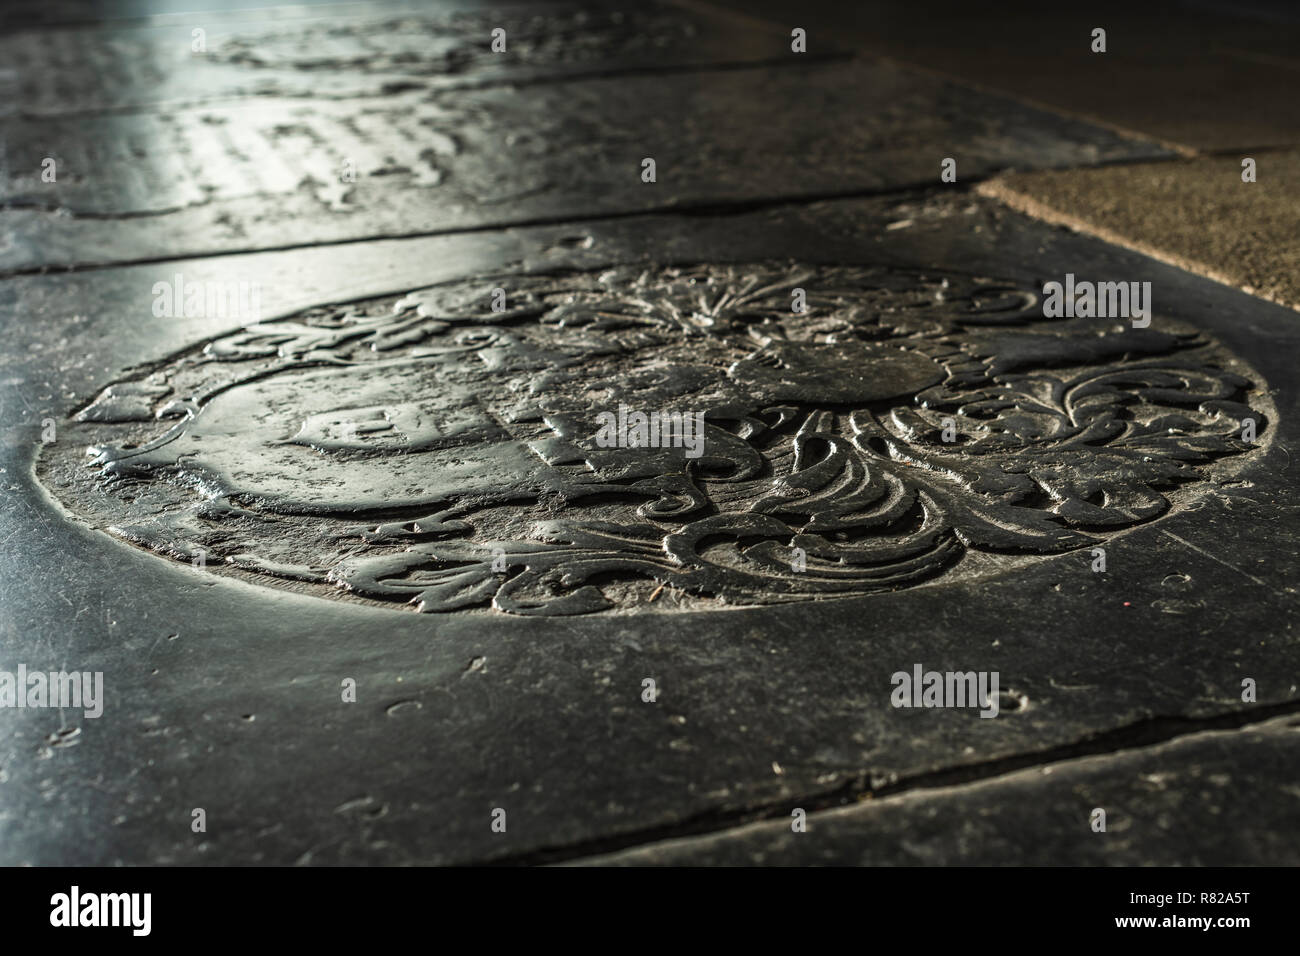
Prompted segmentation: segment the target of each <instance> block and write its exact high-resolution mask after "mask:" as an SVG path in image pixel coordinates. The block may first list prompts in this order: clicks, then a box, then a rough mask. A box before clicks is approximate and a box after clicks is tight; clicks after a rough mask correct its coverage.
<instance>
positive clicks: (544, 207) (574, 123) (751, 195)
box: [0, 54, 1165, 271]
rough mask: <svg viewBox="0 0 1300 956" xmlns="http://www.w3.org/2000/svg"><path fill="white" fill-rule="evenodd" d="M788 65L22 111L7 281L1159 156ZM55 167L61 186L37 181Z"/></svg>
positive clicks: (1106, 136) (1087, 132)
mask: <svg viewBox="0 0 1300 956" xmlns="http://www.w3.org/2000/svg"><path fill="white" fill-rule="evenodd" d="M791 57H792V61H791V62H790V63H789V64H788V65H780V66H762V67H759V66H751V67H748V68H744V69H728V70H722V71H716V70H714V71H702V72H694V73H680V72H671V73H666V74H663V75H646V74H640V73H636V72H633V73H632V74H630V75H624V76H611V77H599V78H587V79H582V80H575V81H573V82H564V83H541V84H527V85H521V86H517V87H516V86H499V85H498V86H487V87H483V88H476V89H465V90H457V91H445V90H443V91H440V90H437V89H427V88H425V87H423V86H419V85H416V86H414V87H411V88H408V87H406V86H402V87H400V88H399V89H396V90H394V91H393V92H390V93H388V94H385V95H382V96H376V95H365V96H350V97H339V98H334V97H324V96H312V97H295V96H285V95H277V96H264V97H252V98H248V99H245V100H241V101H239V102H236V103H228V102H218V103H211V104H206V105H197V106H189V107H170V106H169V107H165V108H159V109H146V110H132V111H127V112H123V113H102V114H95V115H91V116H81V115H75V116H58V115H55V116H33V117H26V116H14V117H10V118H9V119H6V120H0V137H3V139H4V140H5V141H6V143H7V170H8V173H7V179H6V178H5V177H3V176H0V203H3V204H4V205H6V206H8V207H10V208H7V209H5V210H3V212H0V271H13V270H30V269H35V268H39V267H44V266H54V265H73V264H78V265H84V264H91V263H113V262H130V261H147V260H154V259H160V258H170V257H176V256H184V255H203V254H212V253H224V252H236V251H245V250H256V249H275V248H283V247H285V246H286V245H302V244H306V243H312V242H340V241H346V240H353V239H363V238H371V237H395V236H410V235H419V234H429V233H436V232H444V231H449V230H457V229H466V228H479V227H484V226H504V225H510V224H517V223H528V222H543V221H562V220H565V219H572V218H575V217H577V218H589V217H592V216H601V215H609V214H626V213H629V212H644V211H651V210H665V209H674V208H694V209H706V210H707V209H717V208H719V207H720V206H721V207H724V208H725V207H728V206H737V205H741V206H743V204H745V203H754V202H767V201H772V200H780V199H809V198H817V197H823V196H828V195H841V196H842V195H847V194H854V193H862V192H871V191H876V190H883V189H889V188H899V187H908V186H918V185H925V186H930V185H933V184H934V183H936V182H937V181H938V177H939V173H940V165H941V163H942V161H943V160H944V159H945V158H947V157H951V158H954V159H955V160H956V162H957V167H956V168H957V175H958V181H959V182H962V183H964V182H966V181H967V180H969V179H973V178H976V177H979V176H982V175H987V174H989V173H990V172H994V171H997V170H1000V169H1004V168H1007V167H1011V166H1014V167H1019V168H1043V167H1057V166H1074V165H1078V164H1081V163H1092V162H1100V161H1106V160H1115V159H1133V158H1140V157H1156V156H1161V155H1165V153H1164V151H1163V150H1161V149H1159V148H1156V147H1153V146H1150V145H1147V144H1144V143H1141V142H1137V141H1134V140H1128V139H1124V138H1123V137H1121V136H1119V135H1118V134H1115V133H1113V132H1110V131H1108V130H1103V129H1100V128H1094V127H1089V126H1086V125H1083V124H1078V123H1073V122H1069V121H1066V120H1063V119H1061V118H1059V117H1056V116H1053V115H1051V114H1049V113H1044V112H1041V111H1038V110H1034V109H1032V108H1030V107H1026V106H1023V105H1020V104H1016V103H1013V102H1010V101H1007V100H1002V99H999V98H997V97H993V96H989V95H986V94H980V93H975V92H972V91H969V90H966V89H964V88H960V87H955V86H953V85H951V84H948V83H945V82H943V81H941V80H938V79H935V78H933V77H930V76H927V75H923V74H912V73H909V72H907V71H905V70H903V69H901V68H899V67H896V66H893V65H890V64H887V63H881V62H865V61H852V62H839V61H824V62H819V61H817V60H815V59H810V60H807V61H805V60H799V59H797V58H796V57H795V55H794V54H791ZM958 143H959V144H961V149H955V147H954V144H958ZM954 152H955V153H957V155H956V156H953V153H954ZM45 158H54V159H56V161H57V169H58V170H59V171H60V172H59V173H58V179H57V181H55V182H44V181H42V179H41V173H42V170H43V168H44V167H43V162H44V159H45ZM646 159H653V160H654V162H655V169H654V181H653V182H648V181H645V180H644V179H643V175H644V174H645V173H646V167H645V166H644V161H645V160H646ZM287 222H292V223H293V230H292V235H291V236H287V234H286V231H285V223H287Z"/></svg>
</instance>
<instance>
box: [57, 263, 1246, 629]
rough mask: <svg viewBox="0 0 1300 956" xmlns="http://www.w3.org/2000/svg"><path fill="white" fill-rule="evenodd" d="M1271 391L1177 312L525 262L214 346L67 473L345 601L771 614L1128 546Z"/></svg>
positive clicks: (1221, 466) (124, 526)
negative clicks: (793, 605) (773, 607)
mask: <svg viewBox="0 0 1300 956" xmlns="http://www.w3.org/2000/svg"><path fill="white" fill-rule="evenodd" d="M495 290H500V291H499V292H497V291H495ZM797 290H802V291H801V292H800V291H797ZM801 300H802V301H803V303H805V308H804V311H802V312H796V311H793V306H795V305H797V304H799V303H800V301H801ZM494 306H495V307H496V309H495V310H494ZM1262 387H1263V383H1262V382H1261V380H1260V379H1259V377H1258V375H1257V373H1254V372H1253V371H1252V370H1250V369H1249V368H1248V367H1246V366H1245V365H1244V364H1243V363H1241V362H1240V361H1239V360H1237V359H1236V358H1234V357H1233V356H1231V355H1230V354H1228V353H1227V352H1226V351H1225V350H1224V349H1223V348H1222V347H1221V346H1219V345H1218V344H1217V343H1216V342H1214V341H1212V340H1211V339H1210V338H1209V337H1208V336H1206V335H1205V334H1202V333H1200V332H1197V331H1195V330H1193V329H1190V328H1185V327H1181V326H1178V325H1177V324H1175V323H1174V322H1173V321H1172V320H1168V319H1165V318H1164V317H1162V316H1159V315H1157V317H1156V320H1155V321H1154V322H1152V324H1151V326H1150V327H1149V328H1145V329H1137V328H1132V327H1131V326H1129V325H1128V323H1125V322H1122V321H1118V320H1104V319H1045V318H1044V317H1043V316H1042V309H1041V305H1040V303H1039V299H1038V296H1037V295H1036V293H1035V292H1033V291H1030V290H1027V289H1023V288H1019V287H1017V286H1016V285H1014V284H1012V283H1009V282H1002V281H995V280H990V279H980V278H974V277H968V276H961V275H956V274H950V273H939V272H925V273H922V272H912V271H905V270H898V269H885V268H866V267H832V266H811V265H799V264H789V263H759V264H746V265H715V264H706V265H692V266H678V267H625V268H613V269H608V270H603V271H593V272H568V273H557V274H548V275H498V276H491V277H487V278H478V279H475V280H473V281H459V282H451V283H445V284H442V285H438V286H434V287H431V288H427V289H422V290H419V291H416V292H412V293H410V294H407V295H402V296H396V297H394V296H390V297H387V298H385V299H380V300H372V301H367V302H361V303H356V304H353V305H351V306H348V307H338V308H322V309H313V310H310V311H309V312H307V313H305V314H302V315H299V316H296V317H293V318H291V319H286V320H282V321H275V322H268V323H264V324H259V325H255V326H251V327H248V328H246V329H244V330H242V331H239V332H237V333H235V334H233V335H228V336H225V337H222V338H219V339H216V340H214V341H210V342H207V343H203V344H200V345H198V346H196V347H195V348H194V349H192V350H191V351H189V352H186V353H185V354H182V355H180V356H178V357H176V358H175V359H173V360H172V361H170V362H167V363H166V364H164V365H162V366H161V367H157V368H154V369H152V370H149V371H147V372H142V373H141V374H138V375H136V376H134V377H132V378H131V379H130V380H128V381H122V382H118V383H115V384H113V385H111V386H109V387H108V388H107V389H105V390H104V391H103V392H102V393H101V394H100V395H99V396H98V397H97V398H96V399H95V401H94V402H93V403H92V404H90V405H89V406H88V407H86V408H84V409H83V410H82V411H81V412H80V414H79V415H78V416H77V418H76V420H75V422H73V423H70V424H69V426H68V428H69V429H71V430H72V432H73V433H74V434H73V438H74V440H73V441H63V440H60V441H59V442H58V443H57V444H56V445H52V446H50V447H49V448H47V449H46V451H45V453H44V455H43V456H42V459H41V462H40V474H41V476H42V477H43V479H44V480H45V481H46V482H47V483H48V484H50V485H51V486H52V487H54V488H55V493H56V495H58V496H59V497H60V498H61V499H62V500H63V501H64V502H65V503H66V505H67V506H68V507H69V508H70V509H71V510H73V511H74V512H77V513H79V514H82V515H85V516H86V517H88V518H89V519H90V520H91V521H93V522H94V523H96V524H97V525H98V526H101V527H105V528H107V529H108V530H110V531H111V532H112V533H113V534H115V535H118V536H120V537H122V538H125V539H127V540H129V541H132V542H135V543H137V544H139V545H142V546H145V547H148V548H151V549H153V550H155V551H157V552H159V553H161V554H165V555H170V556H172V557H175V558H178V559H181V560H185V561H192V562H199V561H202V562H204V563H205V565H206V567H208V568H209V569H228V570H232V571H235V572H236V573H244V574H248V575H252V576H255V577H257V578H258V579H259V580H263V581H266V582H268V583H269V582H273V581H275V580H276V579H282V580H283V579H289V580H293V581H296V582H305V584H303V583H299V584H296V585H294V586H295V587H298V588H302V587H304V586H305V587H308V588H310V589H313V590H315V591H316V592H317V593H320V594H322V595H325V594H334V595H339V596H342V595H354V596H360V597H363V598H367V599H375V600H380V601H397V602H406V603H409V604H411V605H413V606H415V607H417V608H418V609H420V610H423V611H454V610H472V609H495V610H497V611H505V612H511V613H529V614H579V613H588V612H594V611H600V610H614V611H617V610H619V609H651V610H656V609H659V608H683V607H690V608H709V607H721V606H736V605H754V604H771V603H777V602H790V601H800V600H813V599H824V598H831V597H842V596H852V595H863V594H868V593H871V592H876V591H881V590H893V589H898V588H903V587H908V586H912V585H915V584H918V583H920V582H923V581H926V580H930V579H934V578H936V577H938V576H940V575H944V574H952V575H963V574H981V573H988V571H989V569H996V568H998V567H999V562H1003V561H1012V560H1015V559H1013V558H1012V557H1010V556H1012V555H1016V554H1020V555H1025V554H1030V555H1034V554H1038V555H1047V554H1053V553H1060V552H1064V551H1068V550H1072V549H1082V548H1091V547H1096V546H1098V545H1100V544H1103V543H1104V541H1105V540H1106V538H1107V537H1108V536H1110V535H1113V534H1115V533H1116V532H1118V531H1121V530H1123V529H1127V528H1130V527H1132V526H1134V525H1136V524H1138V523H1141V522H1145V521H1150V520H1152V519H1155V518H1158V517H1159V516H1160V515H1162V514H1164V513H1165V512H1166V511H1168V510H1169V509H1170V507H1171V506H1172V505H1173V504H1175V503H1177V502H1178V501H1179V500H1180V499H1181V498H1184V497H1186V496H1188V495H1195V494H1196V491H1195V486H1196V485H1197V484H1204V483H1205V482H1206V481H1207V480H1212V479H1214V478H1215V477H1216V476H1218V477H1221V476H1222V475H1224V474H1226V473H1227V471H1228V470H1229V469H1230V467H1231V465H1232V461H1233V460H1234V459H1235V460H1236V461H1237V462H1238V463H1239V462H1240V461H1241V460H1244V459H1243V456H1246V455H1249V454H1250V453H1251V451H1252V448H1253V446H1251V445H1249V444H1247V443H1245V442H1243V441H1242V439H1241V428H1242V421H1243V420H1245V419H1247V418H1249V419H1253V420H1254V422H1255V429H1256V432H1257V434H1259V435H1260V436H1263V435H1265V433H1266V432H1267V423H1266V420H1265V415H1264V414H1263V413H1262V411H1261V410H1260V409H1261V407H1262V406H1263V404H1264V397H1263V391H1262ZM645 422H649V423H650V427H645V425H644V423H645ZM62 437H63V436H61V438H62ZM1261 440H1262V438H1261ZM87 447H89V449H90V454H89V457H88V458H83V457H81V455H80V451H81V450H82V449H85V448H87ZM74 449H75V450H74ZM976 556H979V557H978V559H976ZM665 588H668V589H669V599H664V600H659V598H660V595H661V592H662V591H663V590H664V589H665Z"/></svg>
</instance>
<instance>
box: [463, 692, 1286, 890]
mask: <svg viewBox="0 0 1300 956" xmlns="http://www.w3.org/2000/svg"><path fill="white" fill-rule="evenodd" d="M1290 715H1300V699H1297V700H1289V701H1284V702H1282V703H1278V704H1268V705H1264V706H1256V707H1252V708H1251V709H1249V710H1237V711H1230V712H1228V713H1224V714H1215V715H1213V716H1211V717H1170V716H1157V717H1150V718H1147V719H1145V720H1141V721H1138V722H1137V723H1134V724H1128V725H1126V726H1123V727H1117V728H1115V729H1113V730H1108V731H1103V732H1101V733H1097V734H1092V735H1089V736H1086V737H1084V738H1082V739H1081V740H1077V741H1074V742H1073V743H1068V744H1060V745H1057V746H1055V747H1049V748H1047V749H1046V750H1039V751H1033V752H1030V753H1023V754H1010V755H1008V756H1005V757H997V758H994V759H992V760H987V761H982V762H979V763H974V764H967V765H963V766H958V767H945V768H942V769H939V770H930V771H926V772H924V773H920V774H914V775H912V776H907V777H903V778H900V779H898V780H895V781H893V782H892V783H888V784H884V785H882V786H875V787H873V786H872V785H871V774H870V773H860V774H857V775H856V776H854V777H852V778H851V779H849V780H847V781H846V782H844V783H842V784H840V785H839V786H838V787H835V788H833V789H831V790H825V791H821V792H819V793H814V794H811V795H809V796H805V797H790V798H788V799H785V800H782V801H780V802H779V803H777V802H770V803H766V804H763V805H761V806H750V807H744V808H739V809H734V810H711V811H706V812H704V813H700V814H697V815H695V816H693V817H689V818H687V819H684V820H679V821H676V822H674V823H666V824H662V825H660V826H655V827H648V828H646V829H642V830H631V831H627V832H625V833H622V834H614V835H610V836H605V837H597V838H595V839H592V840H584V841H580V842H578V843H573V844H569V845H567V846H562V847H542V848H539V849H536V850H531V851H528V852H526V853H520V854H513V855H510V856H505V857H500V858H497V859H493V860H486V861H483V862H482V863H481V864H479V865H487V866H545V865H550V864H555V863H567V862H578V861H582V860H584V859H586V858H589V857H596V856H603V855H606V854H610V853H617V852H620V851H623V850H631V849H635V848H639V847H645V846H649V845H652V844H655V843H661V842H664V841H667V840H677V839H682V838H684V837H702V836H711V835H716V834H720V833H724V832H726V831H728V830H734V829H738V828H740V827H743V826H748V825H750V824H754V823H763V822H767V821H772V820H782V819H787V818H788V814H789V812H790V810H791V808H793V807H800V808H802V809H803V810H805V811H806V812H807V813H808V815H809V816H812V815H813V814H815V813H820V812H823V811H827V810H836V809H841V808H843V807H847V806H852V805H855V804H861V803H862V802H864V801H868V800H871V801H875V800H881V799H884V798H887V797H898V796H906V795H909V794H913V793H925V792H927V791H931V790H940V789H944V788H949V787H963V786H967V785H971V784H979V783H986V782H989V781H992V780H996V779H998V778H1000V777H1005V776H1009V775H1011V774H1014V773H1017V772H1019V771H1021V770H1029V769H1034V768H1037V767H1049V766H1057V765H1060V764H1066V763H1071V762H1073V761H1076V760H1083V759H1085V758H1088V757H1099V756H1107V755H1119V754H1123V753H1127V752H1129V751H1132V750H1142V749H1145V748H1148V747H1155V746H1159V745H1162V744H1169V743H1174V742H1177V741H1181V740H1183V739H1184V738H1187V737H1193V736H1196V735H1198V734H1202V733H1207V732H1214V731H1237V730H1244V729H1247V728H1249V727H1253V726H1255V725H1258V724H1264V723H1267V722H1268V721H1270V720H1273V719H1275V718H1278V717H1285V716H1290Z"/></svg>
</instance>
